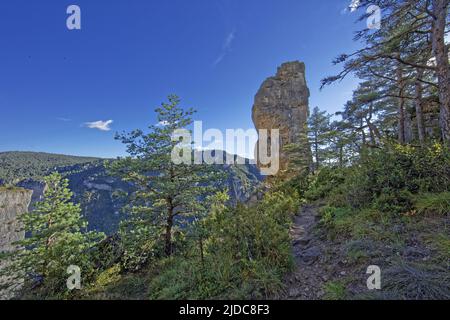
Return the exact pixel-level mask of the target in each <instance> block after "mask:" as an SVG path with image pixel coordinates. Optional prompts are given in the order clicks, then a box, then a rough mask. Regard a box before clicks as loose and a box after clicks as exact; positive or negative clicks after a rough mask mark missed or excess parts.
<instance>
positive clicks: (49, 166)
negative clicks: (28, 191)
mask: <svg viewBox="0 0 450 320" xmlns="http://www.w3.org/2000/svg"><path fill="white" fill-rule="evenodd" d="M98 161H102V159H101V158H94V157H80V156H69V155H62V154H52V153H45V152H30V151H9V152H0V179H1V180H2V181H3V183H11V184H14V183H16V182H18V181H20V180H23V179H41V178H42V177H44V176H46V175H48V174H49V173H50V172H52V171H55V169H57V168H61V167H69V166H74V165H78V164H86V163H93V162H98Z"/></svg>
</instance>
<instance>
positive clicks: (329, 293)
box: [324, 281, 347, 300]
mask: <svg viewBox="0 0 450 320" xmlns="http://www.w3.org/2000/svg"><path fill="white" fill-rule="evenodd" d="M346 297H347V288H346V286H345V284H344V283H343V282H340V281H336V282H327V283H326V284H325V296H324V298H325V299H326V300H344V299H346Z"/></svg>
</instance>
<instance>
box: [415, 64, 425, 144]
mask: <svg viewBox="0 0 450 320" xmlns="http://www.w3.org/2000/svg"><path fill="white" fill-rule="evenodd" d="M422 77H423V69H419V70H418V71H417V78H416V83H415V97H414V104H415V106H416V121H417V134H418V137H419V142H420V145H421V146H423V145H424V144H425V125H424V122H423V110H422V95H423V87H422V83H421V82H420V80H421V79H422Z"/></svg>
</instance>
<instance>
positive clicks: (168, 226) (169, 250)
mask: <svg viewBox="0 0 450 320" xmlns="http://www.w3.org/2000/svg"><path fill="white" fill-rule="evenodd" d="M172 228H173V207H172V204H170V205H169V209H168V216H167V221H166V234H165V254H166V256H167V257H170V256H171V255H172Z"/></svg>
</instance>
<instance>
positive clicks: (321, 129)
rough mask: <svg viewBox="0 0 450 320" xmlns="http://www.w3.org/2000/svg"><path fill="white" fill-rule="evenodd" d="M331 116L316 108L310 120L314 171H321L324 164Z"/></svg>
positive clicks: (309, 127) (309, 128)
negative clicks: (323, 158) (323, 159)
mask: <svg viewBox="0 0 450 320" xmlns="http://www.w3.org/2000/svg"><path fill="white" fill-rule="evenodd" d="M330 118H331V116H330V115H328V114H327V113H326V111H320V109H319V107H315V108H314V109H313V111H312V113H311V115H310V117H309V120H308V130H309V134H308V136H309V141H310V142H309V143H310V145H311V146H312V149H313V155H314V169H315V170H319V168H320V165H321V162H322V154H323V153H324V152H325V151H324V150H323V148H325V147H326V145H327V139H326V136H327V134H328V132H329V130H330Z"/></svg>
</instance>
